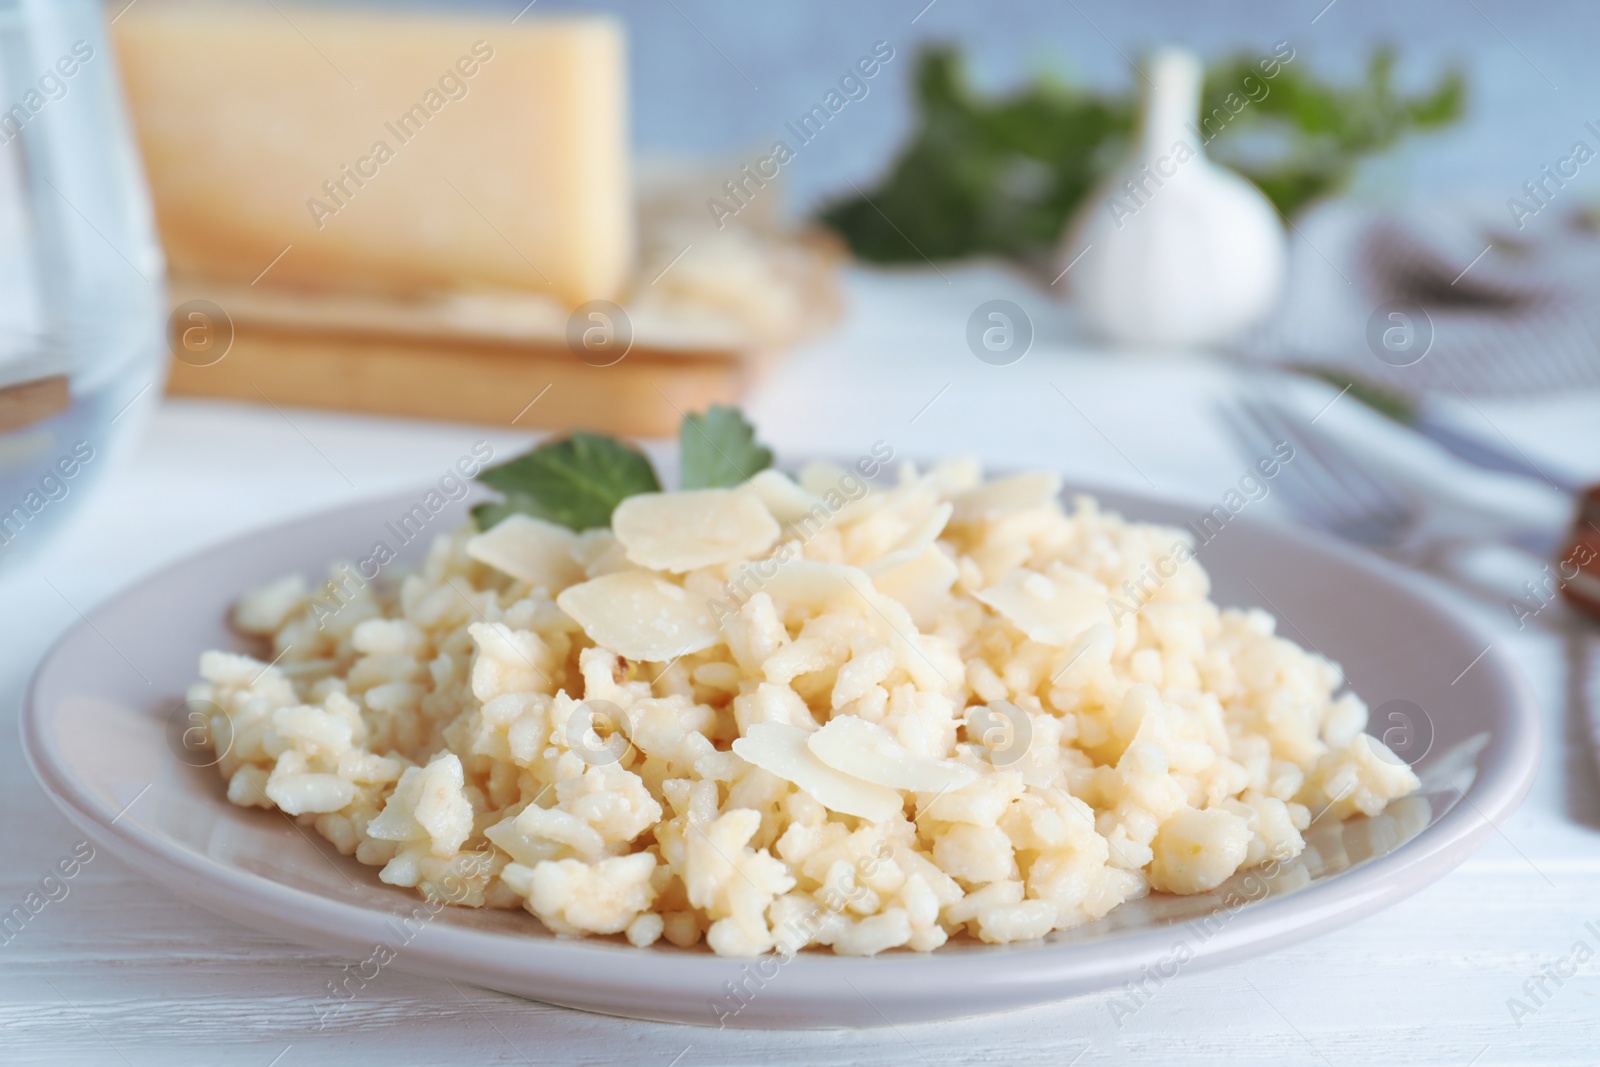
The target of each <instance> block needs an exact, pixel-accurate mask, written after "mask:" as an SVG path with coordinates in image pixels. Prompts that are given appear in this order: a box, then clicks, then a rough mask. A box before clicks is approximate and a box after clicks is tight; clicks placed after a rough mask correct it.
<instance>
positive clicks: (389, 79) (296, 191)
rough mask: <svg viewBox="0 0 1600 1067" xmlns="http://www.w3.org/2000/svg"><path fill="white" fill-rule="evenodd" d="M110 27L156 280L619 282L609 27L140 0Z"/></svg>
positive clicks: (628, 214)
mask: <svg viewBox="0 0 1600 1067" xmlns="http://www.w3.org/2000/svg"><path fill="white" fill-rule="evenodd" d="M114 32H115V39H116V43H117V47H118V50H119V52H120V54H121V61H122V67H123V72H124V77H125V79H126V82H127V88H128V96H129V99H130V101H131V105H132V110H133V116H134V120H135V124H136V126H137V129H138V133H139V139H140V142H141V144H142V147H143V150H144V158H145V164H146V167H147V168H148V170H149V176H150V186H151V191H152V193H153V195H154V199H155V207H156V215H157V218H158V222H159V225H160V231H161V236H162V240H163V243H164V244H165V246H166V250H167V256H168V259H169V262H170V264H171V266H172V269H173V271H174V273H178V274H189V275H196V276H204V277H209V278H216V279H223V280H232V281H241V282H245V283H250V282H252V281H254V280H256V279H257V278H261V277H264V278H265V279H267V280H270V282H271V283H272V284H273V285H276V286H295V285H300V286H315V287H324V288H337V289H343V290H367V291H372V292H383V293H401V294H403V293H410V292H425V291H437V290H442V289H462V288H474V287H491V288H492V287H499V288H513V289H519V290H524V291H533V292H545V293H550V294H552V295H554V296H555V297H556V298H558V299H559V300H560V301H561V302H562V303H564V304H566V305H568V306H572V305H576V304H579V303H582V302H584V301H586V300H592V299H616V298H617V297H619V296H620V295H622V290H623V288H624V285H625V282H626V280H627V278H628V276H629V272H630V269H631V267H632V260H633V254H634V233H633V217H632V212H633V208H632V201H631V193H630V189H629V180H628V173H629V162H628V152H627V126H626V119H625V91H624V48H623V41H622V34H621V30H620V28H619V27H618V25H617V24H616V23H614V22H612V21H610V20H608V19H604V18H588V17H581V18H560V19H540V18H537V17H534V16H531V15H530V16H528V17H525V18H521V19H519V20H518V21H516V22H515V23H514V24H513V23H512V21H511V20H510V18H506V19H494V20H486V19H478V18H468V17H456V16H449V15H443V14H439V15H422V14H412V13H402V12H395V11H391V10H382V9H369V10H366V11H356V10H344V9H339V8H319V9H311V8H301V7H294V6H290V5H288V4H283V3H278V4H276V5H273V4H260V5H255V4H212V3H168V4H162V3H159V2H158V0H146V2H145V3H143V4H140V5H139V6H137V7H133V8H131V9H129V10H127V11H126V13H125V14H124V15H123V16H122V17H120V18H119V19H117V21H116V24H115V26H114Z"/></svg>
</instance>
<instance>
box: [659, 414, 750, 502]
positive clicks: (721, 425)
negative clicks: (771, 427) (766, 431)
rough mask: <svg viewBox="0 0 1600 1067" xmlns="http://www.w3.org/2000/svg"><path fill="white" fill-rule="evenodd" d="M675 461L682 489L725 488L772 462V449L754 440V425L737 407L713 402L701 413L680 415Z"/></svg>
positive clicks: (741, 482)
mask: <svg viewBox="0 0 1600 1067" xmlns="http://www.w3.org/2000/svg"><path fill="white" fill-rule="evenodd" d="M678 461H679V472H680V473H679V477H680V479H681V484H682V487H683V488H684V489H716V488H725V487H729V486H735V485H743V484H744V483H745V482H748V481H749V480H750V479H751V478H752V477H754V476H755V474H756V472H758V471H764V470H766V469H767V468H768V467H770V466H772V450H771V449H770V448H765V447H763V446H762V445H760V444H757V443H756V428H755V427H754V426H752V425H750V423H749V422H747V421H745V417H744V415H743V414H741V413H740V411H739V409H738V408H735V407H729V406H727V405H726V404H713V405H712V406H711V409H710V410H709V411H707V412H706V413H705V414H704V415H692V414H691V415H685V416H684V417H683V423H682V424H681V425H680V426H679V427H678Z"/></svg>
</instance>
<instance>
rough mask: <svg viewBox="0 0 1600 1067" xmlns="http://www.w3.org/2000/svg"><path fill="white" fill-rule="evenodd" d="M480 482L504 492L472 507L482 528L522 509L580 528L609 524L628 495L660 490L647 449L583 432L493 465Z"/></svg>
mask: <svg viewBox="0 0 1600 1067" xmlns="http://www.w3.org/2000/svg"><path fill="white" fill-rule="evenodd" d="M478 481H480V482H483V483H484V484H485V485H488V486H491V487H493V488H495V489H498V490H500V492H501V493H503V494H504V495H505V499H504V500H503V501H499V502H495V503H489V504H480V505H478V506H477V507H475V508H473V509H472V517H473V518H474V519H476V520H477V522H478V527H479V529H483V530H487V529H489V528H490V527H491V526H493V525H494V524H495V523H497V522H499V521H500V520H501V519H503V518H505V517H506V516H507V515H513V514H517V513H519V512H520V513H522V514H526V515H532V516H534V517H535V518H539V519H544V520H546V521H548V522H553V523H558V524H560V525H562V526H566V527H568V528H570V529H573V530H579V531H582V530H587V529H591V528H592V527H595V526H610V525H611V513H612V512H613V511H614V510H616V507H617V505H618V504H620V503H621V502H622V501H623V500H624V499H625V498H627V497H630V496H633V495H635V494H637V493H653V492H656V491H657V490H659V489H660V488H661V482H660V481H659V480H658V479H657V478H656V472H655V468H653V467H652V466H650V460H649V459H648V458H646V456H645V455H644V453H642V452H640V451H639V450H638V449H636V448H633V447H632V446H631V445H626V444H623V443H622V442H621V441H618V440H616V439H615V438H612V437H605V436H603V435H601V434H593V433H584V432H583V431H581V430H580V431H577V432H574V433H573V434H571V435H570V436H567V437H563V438H561V439H559V440H556V441H550V442H548V443H546V444H542V445H540V446H539V447H538V448H535V449H534V450H533V451H531V452H526V453H524V454H523V455H520V456H518V457H516V458H515V459H511V460H507V461H506V462H504V463H501V464H499V465H498V466H494V467H489V468H487V469H485V470H483V471H482V472H480V473H479V474H478Z"/></svg>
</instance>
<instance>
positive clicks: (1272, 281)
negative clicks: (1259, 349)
mask: <svg viewBox="0 0 1600 1067" xmlns="http://www.w3.org/2000/svg"><path fill="white" fill-rule="evenodd" d="M1202 79H1203V70H1202V67H1201V64H1200V60H1199V58H1198V57H1196V56H1195V55H1194V54H1193V53H1191V52H1188V51H1184V50H1181V49H1162V50H1160V51H1158V52H1156V53H1155V54H1154V56H1153V57H1152V61H1151V63H1150V69H1149V83H1150V84H1149V92H1148V94H1147V95H1146V98H1145V105H1144V112H1143V116H1142V124H1141V128H1140V131H1139V136H1138V139H1137V143H1136V148H1135V151H1134V153H1133V157H1132V159H1130V160H1129V161H1128V162H1127V163H1126V164H1124V165H1123V167H1122V168H1121V169H1120V170H1119V171H1118V173H1117V174H1116V176H1115V177H1113V178H1112V179H1111V180H1110V181H1109V182H1107V183H1106V184H1105V185H1104V186H1103V187H1102V188H1100V189H1099V190H1098V191H1097V192H1096V193H1094V194H1092V195H1091V196H1090V197H1089V199H1088V200H1087V201H1086V203H1085V204H1084V207H1083V208H1082V210H1081V211H1080V213H1079V215H1078V218H1077V219H1076V220H1075V221H1074V223H1073V224H1072V225H1071V226H1069V227H1068V229H1067V235H1066V239H1065V240H1064V241H1063V242H1062V245H1061V248H1060V252H1059V256H1060V258H1059V261H1058V263H1057V270H1065V269H1066V268H1067V267H1068V266H1069V265H1070V266H1071V273H1070V274H1069V275H1068V278H1069V280H1070V283H1071V289H1072V292H1073V294H1074V295H1075V297H1076V298H1077V301H1078V303H1079V305H1080V306H1081V308H1082V310H1083V313H1084V315H1085V317H1086V319H1087V321H1088V323H1089V325H1090V326H1091V327H1092V328H1093V329H1094V331H1095V332H1097V333H1099V334H1101V335H1103V336H1105V337H1107V338H1109V339H1111V340H1114V341H1121V342H1126V343H1133V344H1165V345H1206V344H1214V343H1217V342H1219V341H1225V340H1227V339H1229V338H1231V337H1233V336H1235V335H1236V334H1238V333H1239V332H1240V331H1241V330H1243V329H1244V327H1246V326H1248V325H1250V324H1251V323H1252V322H1254V321H1256V320H1257V319H1259V318H1260V317H1262V316H1263V315H1265V314H1266V312H1267V311H1268V310H1270V309H1271V307H1272V305H1273V302H1274V301H1275V300H1276V298H1277V295H1278V292H1279V289H1280V288H1281V287H1282V284H1283V273H1284V262H1285V258H1286V250H1285V247H1284V245H1285V241H1284V234H1283V228H1282V226H1281V225H1280V224H1279V222H1278V215H1277V211H1276V209H1275V208H1273V206H1272V204H1271V202H1269V201H1268V200H1267V198H1266V197H1265V196H1263V195H1262V194H1261V192H1260V191H1259V190H1258V189H1256V187H1255V186H1253V185H1251V184H1250V183H1249V182H1247V181H1245V180H1244V179H1243V178H1241V177H1239V176H1238V175H1237V174H1234V173H1233V172H1232V171H1229V170H1226V169H1224V168H1222V167H1219V166H1217V165H1215V164H1214V163H1212V162H1210V161H1209V160H1208V159H1206V156H1205V150H1204V148H1203V147H1202V144H1201V137H1200V133H1199V129H1198V127H1197V126H1196V125H1195V119H1196V118H1197V117H1198V115H1199V112H1200V87H1201V82H1202ZM1074 260H1076V262H1074Z"/></svg>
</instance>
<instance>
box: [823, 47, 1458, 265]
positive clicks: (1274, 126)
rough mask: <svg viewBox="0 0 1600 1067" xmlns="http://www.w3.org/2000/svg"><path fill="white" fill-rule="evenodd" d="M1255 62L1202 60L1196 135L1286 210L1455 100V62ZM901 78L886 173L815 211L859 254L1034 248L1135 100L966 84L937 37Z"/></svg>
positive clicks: (1045, 87) (1447, 115) (1046, 81)
mask: <svg viewBox="0 0 1600 1067" xmlns="http://www.w3.org/2000/svg"><path fill="white" fill-rule="evenodd" d="M1275 54H1276V53H1275ZM1270 58H1271V57H1269V60H1270ZM1262 62H1263V60H1262V59H1261V57H1257V56H1248V55H1240V56H1237V57H1234V58H1231V59H1227V60H1224V61H1221V62H1218V63H1213V64H1212V65H1211V66H1210V67H1209V69H1208V70H1207V73H1206V82H1205V89H1204V93H1203V99H1202V114H1203V115H1208V116H1209V115H1216V114H1220V115H1223V116H1226V117H1227V119H1226V121H1225V122H1220V123H1218V122H1213V123H1212V124H1211V125H1209V126H1206V127H1204V128H1202V129H1200V136H1201V139H1203V140H1204V141H1205V142H1206V151H1207V153H1208V154H1210V156H1211V157H1212V158H1213V159H1215V160H1216V161H1218V162H1219V163H1222V164H1223V165H1225V166H1229V167H1232V168H1234V169H1235V170H1237V171H1239V172H1240V173H1241V174H1243V175H1244V176H1245V177H1247V178H1249V179H1250V180H1251V181H1253V182H1255V183H1256V185H1257V186H1259V187H1260V188H1261V191H1262V192H1263V193H1265V194H1266V195H1267V197H1268V198H1269V199H1270V200H1271V201H1272V202H1273V204H1274V205H1275V206H1276V207H1277V208H1278V210H1279V211H1280V212H1282V213H1283V214H1284V216H1285V217H1291V216H1293V215H1295V214H1296V213H1297V212H1299V211H1300V210H1302V209H1303V208H1305V207H1306V206H1307V205H1308V204H1310V203H1312V202H1314V201H1316V200H1318V199H1320V198H1322V197H1324V196H1328V195H1330V194H1332V193H1335V192H1337V191H1339V190H1340V189H1341V188H1343V187H1344V186H1345V185H1346V184H1347V183H1348V182H1349V180H1350V178H1351V177H1352V176H1353V175H1354V173H1355V169H1356V166H1357V165H1358V164H1359V163H1360V161H1361V160H1362V159H1363V158H1364V157H1366V156H1368V155H1371V154H1373V153H1376V152H1379V151H1382V150H1384V149H1387V148H1389V147H1391V146H1393V145H1394V144H1395V143H1397V142H1398V141H1399V140H1400V139H1401V138H1402V137H1404V136H1406V135H1407V134H1409V133H1411V132H1413V131H1417V130H1427V129H1437V128H1439V127H1443V126H1447V125H1449V124H1450V123H1451V122H1454V121H1455V120H1456V119H1457V118H1459V117H1460V116H1461V113H1462V110H1463V100H1464V96H1465V82H1464V80H1463V78H1462V76H1461V74H1460V73H1459V72H1457V71H1453V70H1452V71H1447V72H1446V73H1444V74H1443V75H1442V76H1441V77H1440V79H1439V80H1438V81H1437V82H1436V83H1435V84H1434V85H1433V87H1432V88H1429V89H1426V90H1424V91H1423V92H1421V93H1418V94H1417V95H1414V96H1408V95H1405V94H1402V93H1400V92H1397V91H1396V89H1395V86H1394V84H1393V78H1392V75H1393V71H1394V66H1395V53H1394V52H1393V51H1392V50H1389V49H1380V50H1378V51H1377V52H1376V53H1374V55H1373V57H1372V59H1371V61H1370V62H1369V63H1368V65H1367V71H1366V76H1365V78H1364V80H1362V81H1360V82H1358V83H1357V84H1355V85H1352V86H1341V85H1335V84H1332V83H1329V82H1326V81H1323V80H1322V79H1320V78H1318V77H1316V76H1315V75H1314V74H1312V73H1311V72H1310V71H1308V70H1307V69H1305V67H1304V66H1303V65H1301V64H1303V62H1304V61H1303V60H1302V61H1300V63H1296V62H1294V61H1293V60H1292V53H1291V58H1290V59H1284V60H1283V62H1282V63H1281V64H1275V69H1276V73H1275V74H1274V75H1272V76H1271V77H1263V68H1262V66H1261V63H1262ZM1246 78H1249V79H1250V80H1249V81H1248V82H1247V81H1246ZM913 82H914V86H913V88H914V93H915V97H916V101H917V112H918V116H917V125H916V128H915V130H914V132H913V133H912V134H911V136H910V138H909V140H908V141H907V142H906V144H905V145H904V146H903V147H902V148H901V150H900V154H899V155H898V156H897V157H896V159H895V161H894V163H893V164H892V165H891V166H890V168H889V172H888V174H887V175H885V176H884V178H883V179H882V180H881V181H880V182H879V183H878V184H877V185H876V186H875V187H874V188H872V189H869V190H867V191H866V193H865V195H862V196H850V197H847V198H845V199H843V200H841V201H838V202H836V203H834V204H832V205H830V206H828V207H826V208H825V209H824V210H823V211H822V213H821V216H820V217H821V220H822V221H823V222H824V223H825V224H826V225H828V226H829V227H831V228H832V229H834V230H836V231H837V232H838V233H839V234H840V235H841V236H842V237H843V238H844V239H845V241H846V242H847V243H848V244H849V245H850V249H851V251H852V252H854V253H855V254H856V255H857V256H858V257H860V258H862V259H865V260H871V261H874V262H879V263H893V262H920V261H921V260H922V259H923V258H924V257H927V258H929V259H933V260H940V259H954V258H959V257H964V256H971V255H979V254H994V255H1001V256H1006V257H1009V258H1013V259H1022V260H1029V259H1040V260H1042V259H1044V258H1046V257H1048V256H1049V254H1050V253H1051V252H1052V251H1053V250H1054V247H1055V245H1056V243H1057V241H1058V240H1059V239H1060V237H1061V233H1062V230H1063V229H1064V228H1065V227H1066V224H1067V221H1068V219H1069V218H1070V217H1071V216H1072V214H1073V212H1074V211H1076V210H1077V208H1078V206H1079V204H1080V203H1081V202H1082V200H1083V198H1084V197H1085V196H1087V195H1088V194H1089V193H1090V191H1091V190H1092V189H1093V188H1094V186H1095V185H1096V183H1098V182H1099V181H1101V180H1102V179H1103V178H1105V177H1106V176H1108V175H1109V174H1110V173H1111V171H1112V169H1113V168H1114V167H1116V166H1117V164H1118V163H1119V162H1120V161H1121V159H1122V157H1123V155H1124V154H1125V151H1126V148H1127V145H1128V143H1129V140H1130V138H1131V136H1132V134H1133V129H1134V126H1135V123H1136V121H1137V115H1138V107H1137V96H1138V93H1137V91H1136V87H1130V88H1129V89H1127V90H1124V91H1121V92H1110V93H1103V92H1094V91H1090V90H1087V89H1083V88H1079V87H1075V86H1072V85H1069V84H1067V83H1065V82H1063V81H1061V80H1059V79H1055V78H1048V77H1044V78H1039V79H1036V80H1035V81H1034V82H1033V83H1032V84H1030V85H1027V86H1025V87H1024V88H1022V89H1020V90H1018V91H1017V92H1015V93H1012V94H1011V95H1009V96H1005V97H1001V98H997V99H990V98H983V97H980V96H978V95H977V94H976V93H974V92H973V90H972V88H971V87H970V86H969V85H968V84H967V82H966V80H965V78H964V77H963V75H962V71H961V64H960V60H959V58H958V56H957V54H956V52H955V50H954V49H953V48H950V47H948V46H935V47H931V48H928V49H926V50H924V51H923V52H922V54H921V55H920V56H919V57H918V60H917V66H916V71H915V74H914V76H913ZM1263 87H1264V89H1265V93H1264V95H1263V94H1262V89H1263ZM1230 95H1231V96H1232V100H1231V101H1230V100H1229V97H1230ZM1247 95H1248V103H1245V104H1243V106H1240V101H1241V100H1244V99H1245V98H1246V96H1247ZM1229 103H1231V104H1232V105H1233V106H1232V107H1229V106H1228V104H1229ZM1218 108H1221V109H1222V111H1221V112H1220V113H1219V112H1217V111H1216V109H1218ZM1197 119H1198V116H1197Z"/></svg>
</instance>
